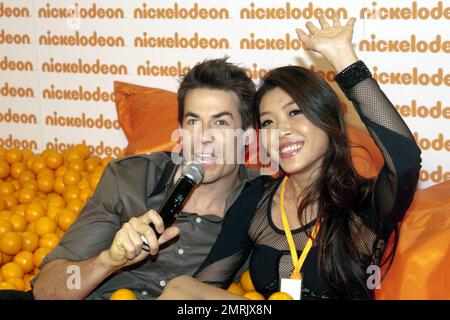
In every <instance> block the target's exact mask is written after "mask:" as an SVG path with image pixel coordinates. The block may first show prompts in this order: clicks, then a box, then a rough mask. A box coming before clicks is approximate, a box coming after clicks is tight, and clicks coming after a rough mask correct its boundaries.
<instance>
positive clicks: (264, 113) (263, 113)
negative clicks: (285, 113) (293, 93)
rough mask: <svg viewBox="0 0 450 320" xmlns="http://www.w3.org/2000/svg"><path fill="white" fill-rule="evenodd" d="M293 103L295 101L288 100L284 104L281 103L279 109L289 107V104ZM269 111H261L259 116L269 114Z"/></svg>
mask: <svg viewBox="0 0 450 320" xmlns="http://www.w3.org/2000/svg"><path fill="white" fill-rule="evenodd" d="M293 104H295V101H294V100H291V101H289V102H288V103H286V104H285V105H283V106H282V107H281V109H284V108H286V107H289V106H291V105H293ZM269 113H270V111H266V112H262V113H260V114H259V116H260V117H261V116H264V115H266V114H269Z"/></svg>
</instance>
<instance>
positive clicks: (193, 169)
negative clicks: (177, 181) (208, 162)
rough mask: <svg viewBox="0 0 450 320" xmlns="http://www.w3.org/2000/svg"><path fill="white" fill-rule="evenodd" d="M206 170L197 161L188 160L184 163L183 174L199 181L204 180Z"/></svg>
mask: <svg viewBox="0 0 450 320" xmlns="http://www.w3.org/2000/svg"><path fill="white" fill-rule="evenodd" d="M204 174H205V170H204V169H203V167H202V166H201V165H200V164H198V163H196V162H188V163H186V164H185V165H184V167H183V171H182V175H183V176H189V177H191V178H192V179H193V180H194V181H195V183H196V184H197V183H199V182H201V181H202V180H203V176H204Z"/></svg>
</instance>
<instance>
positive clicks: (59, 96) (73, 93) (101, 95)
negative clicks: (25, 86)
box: [42, 84, 114, 102]
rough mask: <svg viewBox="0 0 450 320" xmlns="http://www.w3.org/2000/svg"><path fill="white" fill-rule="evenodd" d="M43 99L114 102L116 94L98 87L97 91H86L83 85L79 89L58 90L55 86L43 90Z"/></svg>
mask: <svg viewBox="0 0 450 320" xmlns="http://www.w3.org/2000/svg"><path fill="white" fill-rule="evenodd" d="M42 98H43V99H49V100H71V101H99V102H110V101H114V93H113V92H106V91H103V90H101V89H100V87H98V86H97V87H96V88H95V90H93V91H90V90H86V89H85V88H84V87H83V86H82V85H79V86H78V89H57V88H56V87H55V85H53V84H52V85H51V86H50V89H43V90H42Z"/></svg>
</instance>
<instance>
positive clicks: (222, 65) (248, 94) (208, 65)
mask: <svg viewBox="0 0 450 320" xmlns="http://www.w3.org/2000/svg"><path fill="white" fill-rule="evenodd" d="M227 60H228V57H225V58H221V59H212V60H205V61H203V62H201V63H198V64H196V65H195V66H194V67H193V68H192V69H191V70H190V71H189V72H188V73H187V74H186V75H185V76H183V77H182V78H181V81H180V87H179V88H178V122H179V123H180V125H181V124H182V123H183V117H184V100H185V98H186V95H187V93H188V92H189V90H193V89H198V88H206V89H218V90H224V91H228V92H234V93H235V94H236V96H237V98H238V99H239V113H240V115H241V118H242V128H243V129H247V128H248V127H250V126H251V125H252V124H253V115H252V110H251V109H252V104H253V97H254V95H255V91H256V89H255V84H254V83H253V81H252V80H251V79H250V78H249V76H247V74H246V73H245V71H244V70H243V69H242V68H240V67H238V66H237V65H234V64H232V63H230V62H228V61H227Z"/></svg>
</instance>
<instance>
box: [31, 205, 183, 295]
mask: <svg viewBox="0 0 450 320" xmlns="http://www.w3.org/2000/svg"><path fill="white" fill-rule="evenodd" d="M150 224H153V225H154V226H155V229H156V230H157V231H158V233H161V236H160V237H159V238H157V237H156V234H155V232H154V231H153V229H152V228H151V227H150ZM178 234H179V229H178V228H177V227H170V228H167V229H165V230H164V222H163V220H162V218H161V216H160V215H159V214H158V213H157V212H156V211H154V210H150V211H148V212H146V213H145V214H143V215H142V216H140V217H138V218H131V219H130V221H129V222H127V223H125V224H124V225H123V226H122V228H121V229H120V230H119V231H118V232H117V233H116V235H115V237H114V240H113V242H112V244H111V246H110V248H109V249H108V250H104V251H102V252H101V253H100V254H99V255H97V256H95V257H92V258H89V259H85V260H81V261H70V260H66V259H56V260H54V261H52V262H49V263H48V264H46V265H45V266H44V267H43V268H42V270H41V272H40V274H39V279H38V281H36V283H35V285H34V287H33V296H34V298H35V299H36V300H41V299H43V300H48V299H61V300H68V299H70V300H75V299H84V298H85V297H87V296H88V295H89V294H90V293H91V292H92V291H93V290H94V289H95V288H96V287H97V286H98V285H99V284H100V283H101V282H102V281H103V280H105V279H106V278H107V277H109V276H110V275H111V274H113V273H114V272H116V271H118V270H120V269H122V268H125V267H128V266H131V265H134V264H136V263H138V262H140V261H142V260H144V259H146V258H147V257H148V256H149V255H156V254H157V253H158V250H159V246H160V245H162V244H163V243H165V242H167V241H169V240H171V239H173V238H174V237H176V236H177V235H178ZM141 236H143V237H145V239H146V240H147V243H148V244H149V247H150V252H147V251H144V250H142V244H143V241H142V238H141ZM74 267H75V270H77V271H79V276H80V286H79V288H75V289H73V288H71V286H69V285H68V280H69V277H71V275H72V273H71V271H72V272H73V270H74Z"/></svg>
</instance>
